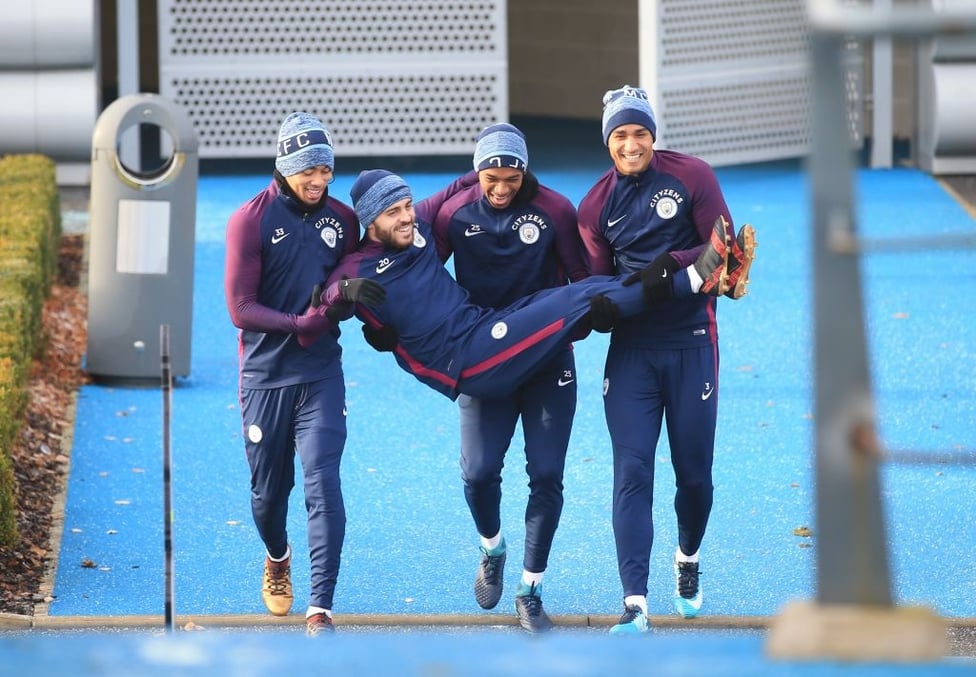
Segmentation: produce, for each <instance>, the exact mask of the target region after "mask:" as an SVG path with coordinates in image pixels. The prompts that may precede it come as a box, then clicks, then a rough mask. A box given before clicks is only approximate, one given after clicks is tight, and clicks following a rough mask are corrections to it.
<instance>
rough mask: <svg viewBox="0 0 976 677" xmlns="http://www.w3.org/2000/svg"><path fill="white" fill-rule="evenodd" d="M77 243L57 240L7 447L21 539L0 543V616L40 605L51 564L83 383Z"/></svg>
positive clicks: (75, 238)
mask: <svg viewBox="0 0 976 677" xmlns="http://www.w3.org/2000/svg"><path fill="white" fill-rule="evenodd" d="M83 252H84V239H83V236H82V235H65V236H63V237H62V239H61V248H60V255H59V259H58V278H57V280H56V281H55V284H54V286H53V287H52V289H51V295H50V297H49V298H48V300H47V302H46V303H45V306H44V314H43V348H44V350H43V355H41V356H40V357H39V358H37V359H35V360H34V364H33V365H32V368H31V376H30V402H29V404H28V409H27V414H26V417H25V421H24V427H23V428H22V429H21V431H20V435H19V437H18V439H17V440H16V442H15V445H14V447H13V448H12V449H11V450H10V454H11V458H12V460H13V465H14V474H15V477H16V481H17V529H18V531H19V533H20V542H19V543H17V544H15V545H13V546H0V613H10V614H21V615H33V613H34V605H35V604H36V603H38V602H42V601H44V596H43V593H42V592H41V584H42V583H43V581H44V578H45V575H46V572H47V568H48V566H49V565H50V562H51V556H52V555H53V554H55V553H52V552H51V551H50V549H51V547H52V544H51V542H50V540H51V530H52V524H53V521H54V515H55V510H56V504H57V502H58V501H59V499H60V497H61V496H62V494H63V491H64V486H65V481H66V478H67V474H68V467H69V459H68V454H69V453H70V449H68V448H67V446H68V445H67V443H66V438H69V437H70V435H71V426H72V420H71V412H72V410H73V403H74V397H75V393H76V392H77V391H78V388H79V387H80V386H81V385H82V384H84V383H86V382H87V380H88V377H87V375H86V374H85V372H84V371H83V370H82V369H81V357H82V355H83V354H84V352H85V349H86V343H87V338H86V322H87V316H88V305H87V300H86V298H85V295H84V293H83V291H82V290H81V288H80V279H81V271H82V265H83V264H82V261H83Z"/></svg>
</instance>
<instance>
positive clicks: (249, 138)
mask: <svg viewBox="0 0 976 677" xmlns="http://www.w3.org/2000/svg"><path fill="white" fill-rule="evenodd" d="M158 11H159V63H160V93H161V94H162V95H163V96H166V97H167V98H168V99H170V100H172V101H173V102H175V103H177V104H178V105H180V106H182V107H183V108H184V109H185V110H186V111H187V113H188V114H189V116H190V118H191V119H192V120H193V123H194V126H195V128H196V131H197V133H198V135H199V138H200V157H202V158H223V157H267V156H268V154H269V153H273V152H274V142H275V139H276V136H277V132H278V126H279V125H280V123H281V120H282V119H283V118H284V117H285V116H286V115H287V114H288V113H290V112H292V111H294V110H299V109H302V110H307V111H309V112H311V113H313V114H316V115H318V116H319V117H321V118H322V121H323V122H325V124H326V126H327V127H329V129H330V131H331V132H332V134H333V138H334V139H335V143H336V151H337V152H338V153H341V154H345V155H412V154H423V155H438V154H467V153H470V152H471V148H472V144H473V143H474V139H475V136H476V135H477V133H478V132H479V131H480V130H481V128H483V127H484V126H486V125H489V124H492V123H494V122H496V121H499V120H505V119H507V115H508V91H507V90H508V79H507V68H508V63H507V49H506V44H507V43H506V25H505V17H506V12H505V1H504V0H484V1H480V2H479V1H474V2H460V1H456V0H455V1H448V0H427V1H425V2H401V1H398V0H382V1H381V0H159V2H158Z"/></svg>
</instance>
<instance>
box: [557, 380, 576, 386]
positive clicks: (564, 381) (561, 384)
mask: <svg viewBox="0 0 976 677" xmlns="http://www.w3.org/2000/svg"><path fill="white" fill-rule="evenodd" d="M575 380H576V379H574V378H571V379H567V380H563V379H559V380H558V381H556V385H557V386H559V387H560V388H562V387H564V386H568V385H569V384H570V383H572V382H573V381H575Z"/></svg>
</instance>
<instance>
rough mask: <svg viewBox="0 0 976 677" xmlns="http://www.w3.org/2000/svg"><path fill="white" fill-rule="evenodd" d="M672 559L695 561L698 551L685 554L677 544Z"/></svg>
mask: <svg viewBox="0 0 976 677" xmlns="http://www.w3.org/2000/svg"><path fill="white" fill-rule="evenodd" d="M674 559H675V561H676V562H697V561H698V551H697V550H696V551H695V554H694V555H686V554H684V553H683V552H681V547H680V546H678V548H677V549H676V550H675V551H674Z"/></svg>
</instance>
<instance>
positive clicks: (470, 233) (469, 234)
mask: <svg viewBox="0 0 976 677" xmlns="http://www.w3.org/2000/svg"><path fill="white" fill-rule="evenodd" d="M485 232H486V231H484V230H481V229H480V228H474V229H472V228H468V229H467V230H465V231H464V237H472V236H474V235H484V234H485Z"/></svg>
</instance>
